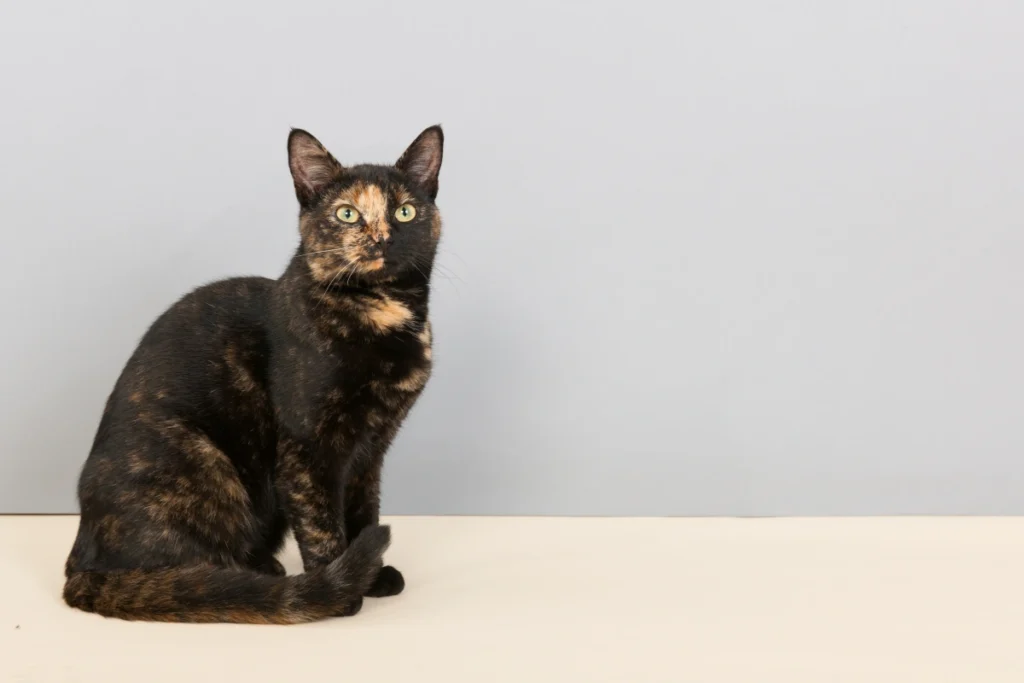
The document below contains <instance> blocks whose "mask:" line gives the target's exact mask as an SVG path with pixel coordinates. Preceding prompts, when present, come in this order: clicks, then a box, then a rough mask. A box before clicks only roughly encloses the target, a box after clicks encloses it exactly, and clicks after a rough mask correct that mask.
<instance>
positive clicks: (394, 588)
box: [366, 565, 405, 598]
mask: <svg viewBox="0 0 1024 683" xmlns="http://www.w3.org/2000/svg"><path fill="white" fill-rule="evenodd" d="M403 588H405V579H403V578H402V572H400V571H398V570H397V569H395V568H394V567H392V566H391V565H384V566H383V567H381V568H380V573H379V574H377V578H376V579H375V580H374V582H373V585H372V586H370V590H368V591H366V594H367V595H368V596H370V597H371V598H383V597H387V596H389V595H398V594H399V593H401V592H402V589H403Z"/></svg>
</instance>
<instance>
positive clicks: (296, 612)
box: [64, 126, 444, 624]
mask: <svg viewBox="0 0 1024 683" xmlns="http://www.w3.org/2000/svg"><path fill="white" fill-rule="evenodd" d="M443 142H444V138H443V135H442V132H441V129H440V127H437V126H434V127H431V128H428V129H426V130H425V131H423V133H421V134H420V136H419V137H418V138H416V140H415V141H414V142H413V143H412V145H410V147H409V148H408V149H407V150H406V151H405V153H404V154H403V155H402V156H401V158H400V159H399V160H398V162H396V163H395V165H394V166H370V165H361V166H354V167H349V168H344V167H342V166H341V165H340V164H339V163H338V162H337V161H336V160H335V159H334V157H333V156H331V154H330V153H329V152H328V151H327V150H326V149H324V148H323V146H321V144H320V143H319V142H318V141H317V140H316V138H314V137H313V136H311V135H310V134H309V133H306V132H305V131H301V130H293V131H292V133H291V135H290V136H289V138H288V160H289V166H290V168H291V174H292V178H293V180H294V183H295V192H296V195H297V196H298V199H299V206H300V211H299V233H300V236H301V239H300V245H299V248H298V250H297V252H296V254H295V256H294V257H293V258H292V260H291V263H290V264H289V266H288V267H287V269H286V270H285V272H284V274H283V275H282V276H281V278H280V279H278V280H276V281H275V280H269V279H265V278H257V277H250V278H237V279H231V280H224V281H221V282H216V283H213V284H210V285H207V286H205V287H201V288H199V289H197V290H195V291H193V292H192V293H190V294H188V295H187V296H185V297H184V298H182V299H181V300H180V301H178V302H177V303H176V304H174V305H173V306H172V307H171V308H170V309H168V310H167V311H166V312H165V313H164V314H163V315H161V316H160V317H159V318H158V319H157V321H156V322H155V323H154V324H153V325H152V327H151V328H150V329H149V331H148V332H147V333H146V335H145V336H144V337H143V339H142V341H141V342H140V343H139V346H138V348H137V349H136V350H135V353H134V354H133V355H132V357H131V359H130V360H129V361H128V364H127V365H126V367H125V368H124V370H123V372H122V373H121V376H120V378H119V379H118V381H117V384H116V385H115V387H114V390H113V392H112V393H111V395H110V398H109V399H108V400H107V404H106V408H105V410H104V412H103V417H102V419H101V421H100V424H99V428H98V430H97V433H96V437H95V441H94V443H93V446H92V451H91V452H90V454H89V457H88V459H87V460H86V463H85V466H84V468H83V471H82V474H81V479H80V481H79V487H78V497H79V501H80V504H81V510H82V517H81V521H80V523H79V529H78V536H77V538H76V539H75V543H74V547H73V548H72V549H71V555H70V556H69V557H68V561H67V566H66V568H65V574H66V575H67V582H66V584H65V587H64V599H65V601H66V602H67V603H68V604H69V605H71V606H72V607H77V608H79V609H82V610H85V611H89V612H98V613H99V614H102V615H106V616H111V617H120V618H122V619H145V620H155V621H188V622H243V623H278V624H287V623H296V622H304V621H311V620H315V619H322V618H325V617H330V616H344V615H350V614H354V613H356V612H357V611H358V610H359V608H360V607H361V606H362V601H363V596H366V595H370V596H385V595H395V594H397V593H399V592H401V590H402V588H403V587H404V580H403V578H402V575H401V574H400V573H399V572H398V571H397V570H396V569H394V568H393V567H389V566H382V564H383V563H382V559H381V558H382V555H383V553H384V550H385V549H386V548H387V545H388V543H389V540H390V532H389V530H388V528H387V527H386V526H380V525H379V524H378V512H379V506H380V472H381V463H382V460H383V457H384V453H385V451H386V450H387V448H388V446H389V445H390V444H391V441H392V439H393V438H394V436H395V434H396V432H397V431H398V429H399V426H400V425H401V424H402V421H403V419H404V418H405V416H406V414H407V413H408V411H409V409H410V407H411V406H412V404H413V402H414V401H415V400H416V398H417V397H418V396H419V394H420V392H421V391H422V389H423V386H424V384H425V383H426V381H427V377H428V375H429V374H430V368H431V332H430V322H429V321H428V318H427V298H428V293H429V284H430V282H429V281H430V274H431V269H432V265H433V261H434V255H435V252H436V249H437V243H438V239H439V238H440V235H441V217H440V214H439V213H438V210H437V207H436V206H435V204H434V200H435V198H436V196H437V189H438V173H439V171H440V168H441V156H442V148H443ZM288 528H291V529H292V530H293V531H294V534H295V537H296V540H297V541H298V544H299V549H300V551H301V553H302V563H303V565H304V568H305V573H303V574H300V575H298V576H285V572H284V569H283V567H282V566H281V564H280V563H279V562H278V561H277V560H276V559H274V555H275V553H276V552H277V551H278V550H279V549H280V548H281V545H282V543H283V539H284V535H285V531H286V530H287V529H288Z"/></svg>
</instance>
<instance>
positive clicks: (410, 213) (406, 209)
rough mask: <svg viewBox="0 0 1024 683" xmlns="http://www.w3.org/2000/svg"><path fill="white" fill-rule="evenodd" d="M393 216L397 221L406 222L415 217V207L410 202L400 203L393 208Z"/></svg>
mask: <svg viewBox="0 0 1024 683" xmlns="http://www.w3.org/2000/svg"><path fill="white" fill-rule="evenodd" d="M395 218H396V219H398V222H399V223H408V222H409V221H411V220H412V219H413V218H416V207H415V206H413V205H412V204H402V205H401V206H400V207H398V208H397V209H395Z"/></svg>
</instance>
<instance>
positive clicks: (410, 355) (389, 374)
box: [323, 321, 433, 415]
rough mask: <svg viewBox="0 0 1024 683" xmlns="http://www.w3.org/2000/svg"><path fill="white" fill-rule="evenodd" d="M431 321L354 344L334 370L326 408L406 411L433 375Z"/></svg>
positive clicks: (359, 410)
mask: <svg viewBox="0 0 1024 683" xmlns="http://www.w3.org/2000/svg"><path fill="white" fill-rule="evenodd" d="M432 359H433V337H432V334H431V328H430V323H429V321H428V322H425V323H424V324H423V325H422V326H420V327H419V329H413V330H407V331H403V332H401V333H397V334H394V335H390V336H388V337H385V338H381V339H376V340H373V341H371V342H369V343H367V344H365V345H360V346H353V347H352V348H349V349H348V350H347V353H344V355H343V356H342V357H341V359H340V362H339V364H338V365H337V366H336V367H335V368H334V370H333V372H332V373H331V378H330V381H329V386H328V392H327V397H328V398H329V400H328V401H327V405H324V406H323V407H324V409H325V410H326V411H328V412H333V413H336V414H339V415H344V414H346V413H352V414H355V415H358V414H360V413H365V412H367V411H369V410H371V409H372V410H373V411H375V412H377V413H382V412H383V413H386V412H388V411H394V412H398V413H404V411H405V410H407V409H408V407H409V405H411V402H412V401H414V400H415V398H416V397H417V396H418V395H419V394H420V392H421V391H422V390H423V388H424V386H425V385H426V383H427V379H428V378H429V377H430V372H431V369H432Z"/></svg>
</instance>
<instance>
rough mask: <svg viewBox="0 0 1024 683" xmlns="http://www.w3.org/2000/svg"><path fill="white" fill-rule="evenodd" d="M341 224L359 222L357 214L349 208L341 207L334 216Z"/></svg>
mask: <svg viewBox="0 0 1024 683" xmlns="http://www.w3.org/2000/svg"><path fill="white" fill-rule="evenodd" d="M335 215H337V217H338V220H339V221H341V222H342V223H355V222H356V221H357V220H359V212H358V211H356V210H355V209H353V208H352V207H351V206H343V207H341V208H340V209H338V211H337V213H336V214H335Z"/></svg>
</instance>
